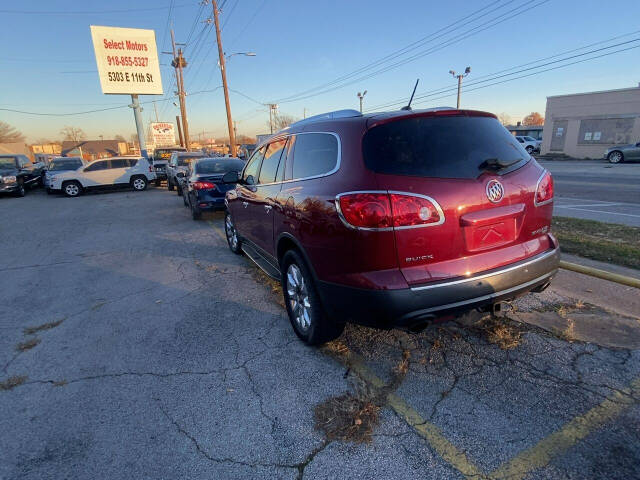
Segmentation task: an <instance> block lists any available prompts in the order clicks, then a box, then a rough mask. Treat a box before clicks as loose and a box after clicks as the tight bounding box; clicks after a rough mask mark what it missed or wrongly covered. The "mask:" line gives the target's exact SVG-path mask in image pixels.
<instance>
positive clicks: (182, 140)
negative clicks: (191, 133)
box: [176, 115, 184, 147]
mask: <svg viewBox="0 0 640 480" xmlns="http://www.w3.org/2000/svg"><path fill="white" fill-rule="evenodd" d="M176 125H178V138H179V139H180V146H181V147H184V139H183V138H182V128H180V116H179V115H176Z"/></svg>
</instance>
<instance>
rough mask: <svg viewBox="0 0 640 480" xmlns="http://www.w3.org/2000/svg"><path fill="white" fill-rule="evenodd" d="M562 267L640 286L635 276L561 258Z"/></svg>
mask: <svg viewBox="0 0 640 480" xmlns="http://www.w3.org/2000/svg"><path fill="white" fill-rule="evenodd" d="M560 268H564V269H565V270H571V271H572V272H578V273H583V274H585V275H590V276H592V277H596V278H601V279H603V280H609V281H610V282H615V283H619V284H621V285H626V286H628V287H635V288H640V280H638V279H637V278H633V277H627V276H625V275H619V274H617V273H611V272H607V271H605V270H600V269H598V268H592V267H585V266H584V265H578V264H577V263H570V262H565V261H564V260H560Z"/></svg>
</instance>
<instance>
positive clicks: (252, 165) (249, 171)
mask: <svg viewBox="0 0 640 480" xmlns="http://www.w3.org/2000/svg"><path fill="white" fill-rule="evenodd" d="M265 150H266V147H262V148H260V149H259V150H256V151H255V152H254V154H253V155H252V156H251V159H250V160H249V163H247V166H246V167H244V171H243V172H242V181H243V182H244V183H246V181H247V178H248V177H249V175H252V176H253V180H254V183H256V182H257V181H258V171H259V170H260V163H262V159H263V158H264V152H265Z"/></svg>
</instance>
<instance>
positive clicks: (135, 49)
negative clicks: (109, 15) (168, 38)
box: [91, 25, 162, 95]
mask: <svg viewBox="0 0 640 480" xmlns="http://www.w3.org/2000/svg"><path fill="white" fill-rule="evenodd" d="M91 38H92V39H93V49H94V50H95V53H96V63H97V64H98V74H99V76H100V85H101V86H102V93H116V94H141V95H162V77H161V76H160V64H159V62H158V50H157V48H156V35H155V32H154V31H153V30H142V29H139V28H120V27H99V26H95V25H91Z"/></svg>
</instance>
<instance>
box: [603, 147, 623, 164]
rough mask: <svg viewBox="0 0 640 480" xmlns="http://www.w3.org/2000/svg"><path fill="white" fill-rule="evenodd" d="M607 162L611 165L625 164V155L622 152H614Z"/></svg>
mask: <svg viewBox="0 0 640 480" xmlns="http://www.w3.org/2000/svg"><path fill="white" fill-rule="evenodd" d="M607 160H609V163H622V162H624V155H623V154H622V152H621V151H620V150H614V151H613V152H609V155H607Z"/></svg>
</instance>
